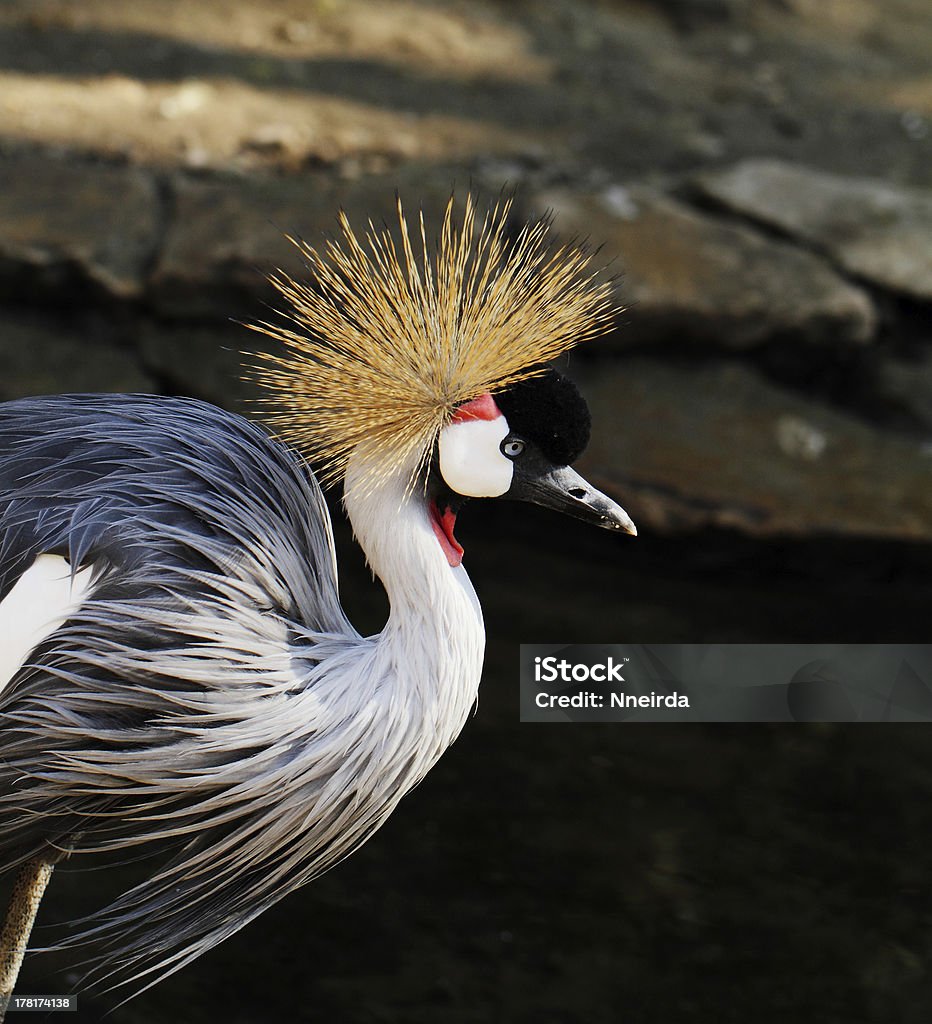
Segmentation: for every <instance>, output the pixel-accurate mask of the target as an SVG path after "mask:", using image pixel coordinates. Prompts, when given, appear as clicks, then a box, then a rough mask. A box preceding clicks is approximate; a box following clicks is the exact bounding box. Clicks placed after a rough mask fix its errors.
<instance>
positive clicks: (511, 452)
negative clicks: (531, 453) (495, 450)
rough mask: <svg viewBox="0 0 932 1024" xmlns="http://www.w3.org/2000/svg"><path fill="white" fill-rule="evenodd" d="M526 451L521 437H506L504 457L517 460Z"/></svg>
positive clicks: (503, 447)
mask: <svg viewBox="0 0 932 1024" xmlns="http://www.w3.org/2000/svg"><path fill="white" fill-rule="evenodd" d="M523 451H524V442H523V441H522V440H521V439H520V438H519V437H511V438H509V437H506V438H505V440H504V441H502V455H505V456H507V457H508V458H509V459H516V458H517V457H518V456H519V455H520V454H521V453H522V452H523Z"/></svg>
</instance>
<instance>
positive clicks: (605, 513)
mask: <svg viewBox="0 0 932 1024" xmlns="http://www.w3.org/2000/svg"><path fill="white" fill-rule="evenodd" d="M506 497H509V498H517V499H518V500H520V501H529V502H532V503H533V504H535V505H543V506H544V507H545V508H553V509H556V510H557V511H558V512H565V513H566V514H567V515H570V516H575V517H576V518H577V519H582V520H584V521H585V522H587V523H592V524H593V525H595V526H601V527H602V528H603V529H606V530H623V531H624V532H625V533H629V534H631V536H632V537H636V536H637V532H638V531H637V527H635V525H634V523H633V522H632V521H631V517H630V516H629V515H628V513H627V512H625V510H624V509H623V508H622V507H621V505H619V504H617V503H616V502H614V501H612V499H611V498H609V497H608V496H607V495H605V494H603V493H602V492H601V491H597V490H596V489H595V488H594V487H593V486H592V485H591V484H589V483H587V482H586V481H585V480H584V479H583V478H582V477H581V476H580V475H579V474H578V473H577V472H576V470H575V469H572V468H571V467H570V466H551V467H549V468H548V470H547V471H546V472H543V473H538V474H533V475H532V474H528V475H526V476H524V475H522V476H521V477H519V476H518V475H517V474H516V475H515V480H514V482H513V483H512V485H511V489H510V490H509V492H508V494H507V495H506Z"/></svg>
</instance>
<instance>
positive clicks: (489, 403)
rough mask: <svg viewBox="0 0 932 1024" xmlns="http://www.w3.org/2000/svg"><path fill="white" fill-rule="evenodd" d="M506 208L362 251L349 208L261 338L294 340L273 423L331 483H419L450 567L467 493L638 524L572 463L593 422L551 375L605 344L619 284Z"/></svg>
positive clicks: (391, 237)
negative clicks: (561, 363)
mask: <svg viewBox="0 0 932 1024" xmlns="http://www.w3.org/2000/svg"><path fill="white" fill-rule="evenodd" d="M510 207H511V203H510V201H506V202H503V203H500V204H498V205H496V206H495V207H494V208H493V209H492V210H490V211H489V212H488V213H487V214H486V215H485V216H484V217H482V218H480V217H478V216H477V213H476V207H475V203H474V201H473V199H472V196H467V197H466V200H465V203H464V205H463V209H462V213H461V215H458V214H457V206H456V203H455V201H454V199H453V198H452V197H451V199H450V201H449V203H448V204H447V208H446V212H445V214H444V218H443V222H442V224H441V226H440V233H439V238H438V239H437V241H436V242H434V243H433V244H429V243H428V232H427V227H426V224H425V219H424V216H423V213H422V214H421V215H420V216H419V218H418V220H417V222H416V227H415V230H411V229H410V228H409V225H408V222H407V220H406V217H405V214H404V211H403V209H402V206H401V202H400V200H399V202H398V207H397V216H398V225H397V229H396V230H395V231H392V230H390V229H389V228H388V227H385V228H384V229H382V230H377V229H376V228H375V227H374V226H373V225H372V223H371V221H370V223H369V229H368V231H367V232H366V233H365V234H364V236H363V237H362V239H360V238H359V237H358V236H357V235H356V234H355V232H354V231H353V229H352V227H351V226H350V224H349V221H348V218H347V217H346V215H345V214H344V213H341V215H340V229H341V237H340V238H338V239H334V240H331V241H330V242H328V243H327V244H326V245H325V246H324V247H323V248H322V249H315V248H313V247H311V246H309V245H308V244H307V243H306V242H303V241H297V242H295V244H296V245H298V247H299V249H300V250H301V253H302V256H303V257H304V260H305V262H306V264H307V265H308V267H309V269H310V271H311V278H310V280H309V281H307V282H297V281H295V280H293V279H292V278H290V277H289V276H287V275H286V274H284V273H282V272H278V273H277V274H275V275H273V277H272V279H271V280H272V283H273V284H274V285H275V287H276V288H277V289H278V291H279V292H280V293H281V295H282V296H283V297H284V298H285V299H286V301H287V303H288V309H287V310H285V311H283V315H284V318H285V323H284V325H283V324H281V323H259V324H255V325H250V326H252V327H253V329H254V330H257V331H260V332H262V333H264V334H267V335H270V336H272V337H273V338H276V339H278V340H279V341H280V342H281V343H282V349H281V350H280V352H278V353H275V354H271V355H266V356H263V357H260V360H261V362H260V365H259V366H258V367H257V368H256V369H257V374H256V377H257V380H258V381H259V383H260V384H262V385H264V386H265V387H266V388H267V389H269V390H270V392H271V393H270V396H269V401H268V402H267V405H268V406H269V411H270V414H271V415H270V417H269V418H270V419H271V421H272V425H273V426H274V427H276V428H277V429H278V431H279V433H280V434H281V435H283V437H284V439H285V440H286V441H289V442H290V443H292V444H294V445H295V447H297V448H298V449H299V450H301V451H303V452H304V453H305V454H306V455H307V456H308V457H309V458H310V460H311V461H312V462H313V463H315V465H316V467H317V468H318V469H319V470H321V471H322V476H323V478H324V480H325V482H330V481H333V480H336V479H338V478H341V477H344V476H346V470H347V466H348V465H349V463H350V462H351V460H352V461H353V463H354V465H353V472H352V474H350V476H351V481H350V480H348V481H347V486H348V487H350V486H351V487H352V488H353V489H359V490H360V491H364V490H366V489H371V488H379V487H380V486H382V485H384V484H386V482H389V481H390V482H391V483H392V489H393V490H394V491H397V486H396V485H397V483H398V476H399V474H403V475H405V477H406V484H405V488H404V491H405V493H407V494H411V493H413V492H414V491H415V490H417V489H418V488H421V489H422V490H423V492H424V493H425V495H426V497H427V498H428V500H429V502H430V506H431V515H432V518H433V524H434V529H435V532H437V535H438V539H440V540H441V543H442V544H444V550H445V552H446V554H447V557H448V560H450V562H451V564H458V562H457V561H456V560H457V558H458V557H459V555H461V554H462V549H461V548H459V545H458V544H457V543H456V541H455V539H454V538H453V529H452V526H453V522H454V520H455V516H456V512H457V510H458V508H459V507H460V505H461V504H462V502H463V501H464V500H465V499H466V498H470V497H503V498H516V499H520V500H525V501H531V502H535V503H537V504H541V505H547V506H550V507H554V508H557V509H560V510H561V511H564V512H568V513H569V514H571V515H574V516H578V517H579V518H581V519H585V520H588V521H589V522H593V523H595V524H597V525H599V526H604V527H607V528H610V529H617V530H623V531H626V532H628V533H634V532H635V530H634V526H633V524H632V523H631V520H630V519H629V518H628V516H627V514H626V513H625V512H624V510H623V509H621V508H620V507H619V506H618V505H616V504H615V503H614V502H613V501H612V500H611V499H609V498H607V497H606V496H605V495H603V494H600V493H599V492H598V491H596V490H595V489H594V488H593V487H591V486H590V485H589V484H587V483H586V481H585V480H583V479H582V477H580V476H579V475H578V474H577V473H576V472H575V471H574V470H572V469H571V468H570V463H572V462H573V461H574V459H575V458H576V457H577V456H578V455H579V454H580V452H581V451H582V450H583V448H584V447H585V445H586V442H587V441H588V436H589V412H588V409H587V408H586V405H585V402H584V401H583V399H582V397H581V396H580V395H579V392H578V391H577V390H576V388H575V387H574V385H573V384H572V383H571V382H570V381H568V380H567V379H566V378H565V377H563V376H562V375H560V374H558V373H557V372H556V371H554V370H551V369H548V368H547V365H546V364H547V363H548V362H549V361H551V360H552V359H554V358H556V357H557V356H558V355H560V354H561V353H563V352H565V351H566V350H567V349H569V348H570V347H572V346H573V345H575V344H577V343H579V342H581V341H584V340H586V339H589V338H592V337H594V336H596V335H598V334H601V333H603V332H604V331H605V330H606V329H607V328H608V327H609V325H610V324H611V323H612V322H613V319H614V315H615V313H616V312H617V310H616V307H615V306H614V303H613V299H612V283H611V281H610V280H606V279H605V278H604V277H603V275H601V274H600V273H598V272H597V271H594V270H592V268H591V266H590V254H589V253H588V252H586V251H585V250H584V249H582V248H581V247H577V246H572V245H569V246H559V245H555V244H554V243H553V242H552V240H551V239H550V237H549V229H550V224H549V221H547V220H546V219H544V220H541V221H538V222H536V223H533V224H529V225H525V226H524V227H522V228H520V229H519V230H517V231H512V230H511V229H510V225H509V213H510Z"/></svg>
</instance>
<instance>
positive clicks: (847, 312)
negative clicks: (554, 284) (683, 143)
mask: <svg viewBox="0 0 932 1024" xmlns="http://www.w3.org/2000/svg"><path fill="white" fill-rule="evenodd" d="M532 205H533V207H534V208H535V209H536V211H537V212H542V211H543V210H546V209H550V210H552V211H553V214H554V217H555V226H556V229H557V231H558V232H559V233H560V234H561V235H563V236H573V235H577V236H581V237H583V238H587V239H588V240H589V241H590V242H591V243H592V244H599V245H601V246H602V249H603V251H604V252H606V253H607V254H609V255H611V256H614V257H615V258H616V259H617V263H615V264H613V265H612V266H611V270H613V271H616V272H617V271H621V274H622V279H621V284H620V296H621V300H622V302H623V303H624V305H625V306H626V314H625V316H624V317H623V327H622V329H621V331H620V332H619V334H618V337H619V339H620V340H621V342H622V343H625V342H627V343H630V344H640V343H642V342H645V341H655V340H663V341H665V342H669V343H673V344H679V343H692V342H694V341H701V342H706V343H712V344H716V345H721V346H724V347H727V348H733V349H745V348H749V347H752V346H754V345H756V344H759V343H761V342H764V341H767V340H769V339H771V338H773V337H781V338H782V337H786V336H790V337H793V338H798V339H800V340H806V341H822V340H828V339H832V340H841V341H849V342H856V343H860V342H865V341H867V340H869V339H870V337H871V335H872V333H873V330H874V326H875V313H874V309H873V306H872V304H871V301H870V299H869V298H868V296H867V295H866V294H865V293H864V292H863V291H861V290H860V289H858V288H856V287H853V286H852V285H850V284H848V283H846V282H845V281H843V280H842V279H841V278H840V277H839V276H838V275H837V274H836V273H835V272H834V271H833V270H832V269H831V268H830V267H829V266H827V265H826V264H825V262H824V261H822V260H820V259H819V258H818V257H815V256H813V255H811V254H810V253H807V252H803V251H801V250H799V249H797V248H795V247H793V246H790V245H786V244H783V243H780V242H774V241H771V240H770V239H768V238H765V237H763V236H762V235H760V234H758V233H757V232H755V231H753V230H751V229H749V228H746V227H744V226H741V225H733V224H730V223H726V222H723V221H721V220H718V219H716V218H714V217H711V216H707V215H705V214H702V213H699V212H697V211H695V210H693V209H691V208H690V207H688V206H686V205H685V204H683V203H681V202H679V201H677V200H675V199H673V198H671V197H669V196H667V195H664V194H662V193H660V192H657V191H655V190H652V189H649V188H646V187H644V186H632V187H630V188H629V187H623V186H619V185H616V186H612V187H610V188H606V189H603V190H602V191H600V192H598V193H590V194H587V195H579V194H574V193H570V192H568V191H548V192H543V193H540V194H538V195H537V196H536V197H535V198H534V200H533V202H532Z"/></svg>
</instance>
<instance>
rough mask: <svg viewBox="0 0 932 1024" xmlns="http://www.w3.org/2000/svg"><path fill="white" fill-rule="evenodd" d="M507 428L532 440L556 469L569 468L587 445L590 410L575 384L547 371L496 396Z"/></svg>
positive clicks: (560, 375)
mask: <svg viewBox="0 0 932 1024" xmlns="http://www.w3.org/2000/svg"><path fill="white" fill-rule="evenodd" d="M495 401H496V403H497V404H498V407H499V409H501V410H502V412H503V413H504V414H505V419H506V420H508V426H509V427H511V429H512V430H513V431H514V433H516V434H519V435H520V436H521V437H523V438H525V439H526V440H528V441H533V442H534V444H536V445H537V447H538V448H540V450H541V451H542V452H543V453H544V455H545V456H546V457H547V458H548V459H549V460H550V461H551V462H552V463H554V464H555V465H557V466H568V465H569V464H570V463H571V462H573V461H575V460H576V459H578V458H579V456H580V455H581V454H582V452H583V451H584V449H585V447H586V445H587V444H588V443H589V429H590V426H591V424H592V420H591V417H590V416H589V407H588V406H587V405H586V400H585V399H584V398H583V396H582V395H581V394H580V393H579V391H578V390H577V388H576V385H575V384H574V383H573V382H572V381H571V380H570V379H569V378H568V377H564V376H563V374H562V373H557V371H556V370H553V369H550V368H549V367H548V369H547V370H546V371H545V372H544V373H543V374H542V375H541V376H539V377H531V378H530V380H524V381H521V382H520V383H519V384H512V386H511V387H510V388H506V389H505V390H504V391H500V392H499V393H498V394H497V395H495Z"/></svg>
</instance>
